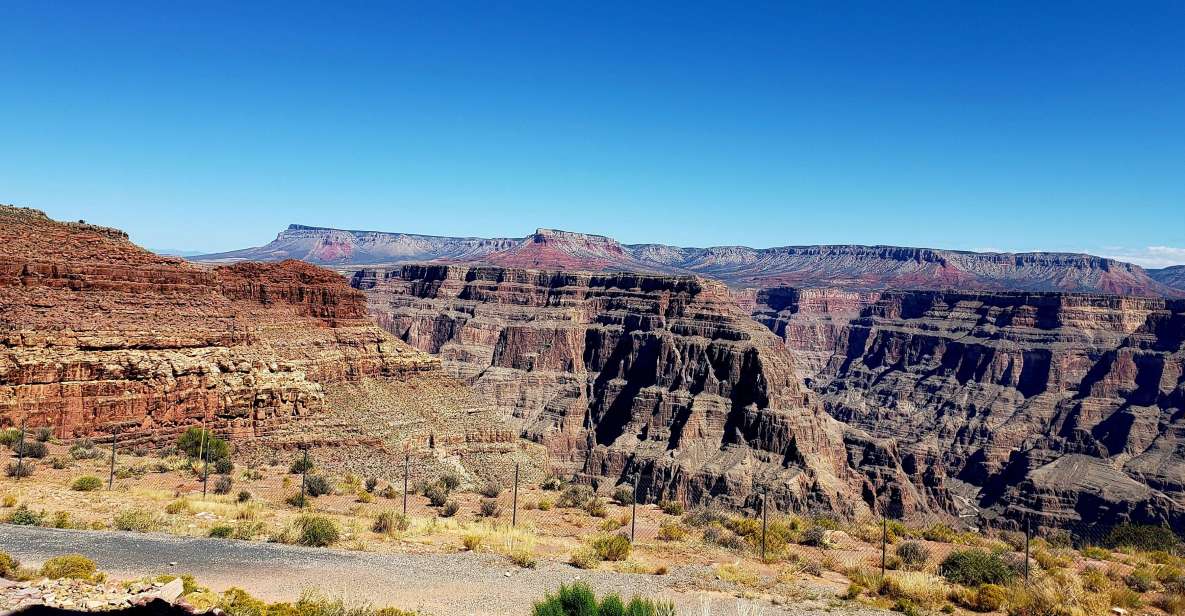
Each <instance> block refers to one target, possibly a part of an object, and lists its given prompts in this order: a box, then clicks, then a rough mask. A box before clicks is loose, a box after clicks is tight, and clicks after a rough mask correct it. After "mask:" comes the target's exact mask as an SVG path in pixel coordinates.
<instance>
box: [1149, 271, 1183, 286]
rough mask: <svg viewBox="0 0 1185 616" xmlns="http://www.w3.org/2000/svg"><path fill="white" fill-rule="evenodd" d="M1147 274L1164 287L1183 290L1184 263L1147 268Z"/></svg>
mask: <svg viewBox="0 0 1185 616" xmlns="http://www.w3.org/2000/svg"><path fill="white" fill-rule="evenodd" d="M1148 275H1149V276H1151V277H1152V279H1153V280H1155V281H1156V282H1159V283H1160V284H1163V285H1165V286H1166V287H1172V288H1174V289H1177V290H1178V291H1185V265H1174V266H1172V267H1166V268H1163V269H1155V270H1148Z"/></svg>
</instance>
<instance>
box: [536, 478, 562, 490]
mask: <svg viewBox="0 0 1185 616" xmlns="http://www.w3.org/2000/svg"><path fill="white" fill-rule="evenodd" d="M539 488H540V489H542V490H548V491H551V492H558V491H559V490H562V489H564V480H563V479H560V478H559V477H556V476H555V475H548V476H547V478H545V479H544V480H543V481H542V482H540V483H539Z"/></svg>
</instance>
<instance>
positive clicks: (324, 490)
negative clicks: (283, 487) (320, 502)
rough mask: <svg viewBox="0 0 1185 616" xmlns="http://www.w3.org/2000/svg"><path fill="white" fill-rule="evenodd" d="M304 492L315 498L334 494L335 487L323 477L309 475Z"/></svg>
mask: <svg viewBox="0 0 1185 616" xmlns="http://www.w3.org/2000/svg"><path fill="white" fill-rule="evenodd" d="M304 491H305V494H307V495H308V496H311V497H314V498H315V497H318V496H324V495H326V494H329V493H331V492H333V485H332V484H330V483H329V479H327V478H326V477H325V476H323V475H308V476H306V477H305V482H304Z"/></svg>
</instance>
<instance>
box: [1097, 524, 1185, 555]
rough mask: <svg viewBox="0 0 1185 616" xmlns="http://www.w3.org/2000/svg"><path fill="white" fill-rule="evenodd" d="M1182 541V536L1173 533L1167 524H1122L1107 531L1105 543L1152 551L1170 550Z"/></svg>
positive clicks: (1111, 545) (1118, 546)
mask: <svg viewBox="0 0 1185 616" xmlns="http://www.w3.org/2000/svg"><path fill="white" fill-rule="evenodd" d="M1180 541H1181V540H1180V538H1179V537H1177V536H1176V535H1175V534H1173V531H1172V530H1171V529H1169V528H1168V527H1167V526H1153V525H1150V524H1120V525H1119V526H1116V527H1114V528H1112V529H1111V530H1110V531H1109V532H1108V533H1107V538H1106V540H1105V542H1104V543H1105V544H1106V545H1107V546H1108V547H1111V548H1121V547H1123V548H1135V549H1137V550H1144V551H1147V552H1152V551H1155V550H1164V551H1170V550H1172V549H1173V548H1174V547H1176V545H1177V544H1178V543H1180Z"/></svg>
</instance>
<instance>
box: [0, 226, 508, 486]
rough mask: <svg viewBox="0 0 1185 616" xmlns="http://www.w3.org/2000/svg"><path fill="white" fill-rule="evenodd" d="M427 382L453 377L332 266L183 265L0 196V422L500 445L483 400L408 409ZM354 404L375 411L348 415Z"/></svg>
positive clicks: (396, 447)
mask: <svg viewBox="0 0 1185 616" xmlns="http://www.w3.org/2000/svg"><path fill="white" fill-rule="evenodd" d="M440 388H444V389H447V390H451V391H452V393H453V394H455V395H450V396H449V397H450V398H454V399H463V398H464V395H465V391H466V390H465V387H464V386H463V385H462V384H460V383H457V382H455V381H452V380H451V379H449V378H448V377H446V376H445V375H444V374H443V373H442V372H441V370H440V363H439V360H438V359H436V358H433V357H431V356H429V355H427V354H425V353H423V352H420V351H417V350H415V349H413V348H411V347H409V346H408V345H406V344H404V343H402V342H400V341H398V340H396V339H394V338H393V337H391V336H390V335H389V334H387V333H386V332H385V331H383V330H382V329H380V328H379V327H377V326H375V325H374V324H373V322H372V321H370V320H369V317H368V315H367V312H366V304H365V299H364V297H363V295H362V294H361V293H359V292H358V291H356V290H354V289H351V288H350V287H349V286H348V284H346V281H344V280H343V279H342V278H341V277H340V276H338V275H337V274H335V273H333V272H330V271H328V270H324V269H322V268H319V267H316V266H313V265H310V264H307V263H302V262H299V261H284V262H279V263H238V264H234V265H230V266H223V267H216V268H212V269H205V268H199V267H196V266H193V265H190V264H188V263H186V262H185V261H182V260H181V259H175V258H166V257H159V256H156V255H153V254H151V253H149V252H147V251H144V250H142V249H140V248H139V247H137V246H135V245H133V244H132V243H130V242H129V241H128V240H127V236H126V235H125V234H123V233H122V232H119V231H116V230H112V229H106V228H102V227H95V226H91V225H85V224H75V223H59V222H55V221H52V220H50V219H49V218H47V217H45V215H44V214H42V213H41V212H38V211H36V210H29V209H23V208H14V207H10V206H0V426H3V425H7V426H12V425H17V424H19V423H21V422H22V421H23V422H25V423H26V424H27V425H29V426H49V427H52V428H53V429H54V432H55V433H56V435H57V436H58V437H59V438H66V439H68V438H75V437H84V436H92V437H97V438H98V439H106V438H109V435H110V434H111V433H112V432H113V431H118V432H119V433H120V440H121V442H124V443H128V444H131V443H136V442H141V443H146V444H153V443H160V442H168V441H171V440H172V439H173V438H174V437H175V435H176V434H177V433H178V432H180V431H181V430H183V429H184V428H186V427H188V426H192V425H197V424H203V423H204V424H205V425H207V426H209V427H212V428H213V429H215V430H216V431H218V432H219V433H222V434H224V435H227V436H228V437H230V438H232V439H235V440H237V441H240V444H241V449H242V450H243V451H244V452H246V451H249V450H250V449H251V448H252V447H253V446H256V445H260V446H266V447H270V448H275V447H281V448H283V447H291V446H295V445H297V444H299V443H313V444H319V445H326V446H332V447H334V448H336V450H337V451H339V452H341V451H346V450H349V449H351V448H353V449H354V450H360V449H365V450H367V451H371V450H373V451H375V452H376V454H382V453H383V452H388V453H390V454H391V455H392V456H394V455H396V454H397V453H398V452H399V451H401V450H402V449H403V448H414V449H416V450H420V451H426V450H427V447H426V445H427V443H428V441H429V440H430V439H432V437H433V436H436V437H439V438H436V439H434V440H435V442H437V443H445V444H447V445H448V447H449V448H450V449H451V450H452V451H450V452H449V453H448V454H447V455H446V454H445V451H444V449H443V448H442V449H441V450H440V451H435V452H430V453H425V456H426V457H428V458H432V459H439V460H442V463H445V461H444V457H449V458H450V460H452V462H453V463H455V462H456V461H457V460H459V459H462V458H463V457H464V456H465V455H470V454H471V453H472V452H473V451H476V450H482V449H484V448H487V447H486V446H487V445H491V444H492V445H493V449H496V450H507V449H511V448H513V447H514V444H513V441H514V437H513V433H512V432H509V431H507V430H506V429H505V427H504V426H502V424H500V423H499V422H498V421H497V419H496V417H495V416H494V414H493V412H492V410H491V409H489V408H484V410H483V408H482V407H471V408H464V409H455V411H454V412H453V413H452V414H445V413H439V412H437V411H436V409H428V408H423V403H422V402H421V400H422V399H423V392H424V390H430V391H434V390H437V389H440ZM375 406H381V407H382V408H381V409H375V408H372V407H375ZM359 408H371V410H373V411H374V412H375V413H384V414H386V415H388V416H387V417H383V416H381V415H379V416H371V417H369V421H367V422H362V421H359V418H358V417H357V416H356V415H351V413H354V412H355V411H356V409H359ZM392 416H394V417H392ZM396 420H397V423H398V424H399V425H398V426H391V425H389V424H391V423H392V422H396ZM398 456H399V457H400V458H401V457H402V454H401V453H399V454H398ZM442 456H443V457H442ZM339 457H343V458H344V457H346V456H339ZM381 458H382V456H381V455H372V456H370V457H369V458H368V459H371V460H378V459H381Z"/></svg>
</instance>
